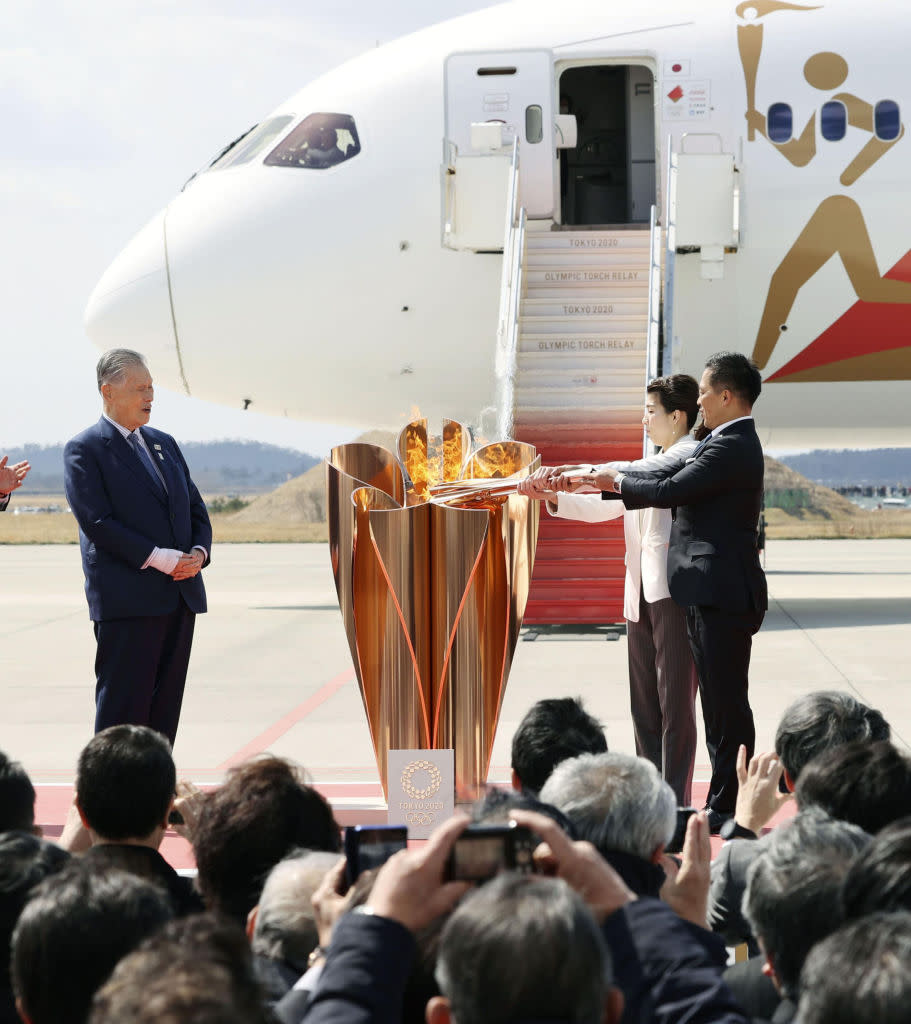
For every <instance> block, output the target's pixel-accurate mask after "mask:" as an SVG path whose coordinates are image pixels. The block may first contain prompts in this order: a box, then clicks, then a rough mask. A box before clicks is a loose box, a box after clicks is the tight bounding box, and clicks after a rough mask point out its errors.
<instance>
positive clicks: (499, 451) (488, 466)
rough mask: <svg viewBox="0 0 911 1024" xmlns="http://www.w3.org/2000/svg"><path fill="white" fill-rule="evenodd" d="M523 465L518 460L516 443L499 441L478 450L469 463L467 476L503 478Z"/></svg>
mask: <svg viewBox="0 0 911 1024" xmlns="http://www.w3.org/2000/svg"><path fill="white" fill-rule="evenodd" d="M521 468H522V467H521V466H520V465H519V464H518V463H517V461H516V451H515V445H512V444H509V442H507V443H505V444H504V443H503V442H502V441H501V442H498V443H496V444H490V445H487V446H486V447H485V448H483V449H481V450H480V451H478V452H476V453H475V454H474V455H473V456H472V458H471V462H470V463H469V465H468V469H467V470H466V473H465V475H466V476H473V477H491V478H492V479H497V480H499V479H502V478H503V477H506V476H512V474H513V473H515V472H516V471H517V470H519V469H521Z"/></svg>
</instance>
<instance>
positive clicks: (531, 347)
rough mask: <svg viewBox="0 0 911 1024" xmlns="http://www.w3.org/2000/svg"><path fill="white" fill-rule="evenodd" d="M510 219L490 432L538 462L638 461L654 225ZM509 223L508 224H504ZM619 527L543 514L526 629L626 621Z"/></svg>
mask: <svg viewBox="0 0 911 1024" xmlns="http://www.w3.org/2000/svg"><path fill="white" fill-rule="evenodd" d="M512 202H513V206H514V207H515V208H514V209H511V210H510V211H509V213H508V216H507V237H506V242H505V246H504V265H503V289H502V292H501V308H500V331H499V338H498V351H497V375H498V387H499V394H498V407H499V410H500V417H501V420H500V424H499V429H500V431H501V436H513V437H515V438H517V439H519V440H522V441H527V442H529V443H531V444H533V445H534V446H535V447H536V448H537V450H538V452H539V453H540V455H541V459H542V462H543V463H544V464H560V463H576V462H580V463H581V462H587V463H597V462H607V461H612V460H618V459H636V458H641V457H642V454H643V443H644V433H643V428H642V409H643V404H644V403H643V399H644V390H645V384H646V383H647V381H648V380H649V379H650V378H651V377H653V376H656V375H657V367H658V333H659V332H658V317H659V306H660V287H661V279H660V272H661V248H660V228H659V227H658V226H657V224H656V220H655V213H654V211H653V212H652V219H651V224H650V225H648V226H645V227H644V228H637V227H635V226H633V227H631V228H627V227H626V226H623V227H619V228H614V227H603V228H597V227H596V228H591V229H587V228H586V229H572V230H565V229H561V228H559V226H556V225H553V224H552V222H551V221H527V220H526V218H525V216H524V212H523V211H522V209H521V207H519V206H518V203H517V201H516V198H515V197H514V198H513V201H512ZM510 218H511V220H510ZM624 552H625V545H624V540H623V521H622V519H617V520H614V521H612V522H610V523H595V524H588V523H577V522H574V521H572V520H567V519H558V518H556V517H552V516H548V515H547V514H542V516H541V525H540V528H539V535H538V547H537V554H536V556H535V568H534V575H533V577H532V589H531V594H530V597H529V601H528V605H527V608H526V612H525V619H524V621H525V623H526V624H527V625H540V624H551V625H559V624H570V623H580V624H581V623H584V624H592V625H594V624H606V623H614V622H620V621H622V619H623V579H624V573H625V569H624Z"/></svg>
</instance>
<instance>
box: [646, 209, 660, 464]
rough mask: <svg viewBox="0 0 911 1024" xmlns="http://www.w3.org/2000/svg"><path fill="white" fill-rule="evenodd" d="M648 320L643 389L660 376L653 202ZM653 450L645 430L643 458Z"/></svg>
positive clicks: (657, 255)
mask: <svg viewBox="0 0 911 1024" xmlns="http://www.w3.org/2000/svg"><path fill="white" fill-rule="evenodd" d="M648 251H649V266H648V321H647V327H646V335H645V382H644V384H643V390H645V386H646V385H647V384H648V383H649V381H652V380H654V379H655V378H656V377H657V376H658V345H659V342H660V338H661V330H660V316H661V227H660V225H659V224H658V211H657V209H656V207H655V205H654V203H653V204H652V209H651V214H650V217H649V228H648ZM652 451H653V449H652V447H651V445H650V442H649V437H648V431H647V430H644V431H643V438H642V455H643V458H644V457H645V456H647V455H649V454H650V453H651V452H652Z"/></svg>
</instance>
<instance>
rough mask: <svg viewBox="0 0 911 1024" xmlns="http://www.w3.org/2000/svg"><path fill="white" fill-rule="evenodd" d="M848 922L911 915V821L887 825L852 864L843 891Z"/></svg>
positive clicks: (906, 820)
mask: <svg viewBox="0 0 911 1024" xmlns="http://www.w3.org/2000/svg"><path fill="white" fill-rule="evenodd" d="M841 902H842V905H843V907H844V913H845V919H846V920H848V921H850V920H853V919H856V918H859V917H864V916H866V915H867V914H874V913H876V912H877V911H892V910H907V911H909V912H911V818H902V819H901V821H897V822H895V824H894V825H887V826H886V827H885V828H884V829H883V830H882V831H881V832H880V833H878V834H877V835H876V836H874V838H873V841H872V842H871V843H870V845H869V846H868V847H867V848H866V850H864V851H863V852H862V853H861V854H860V855H859V856H858V857H857V858H856V859H855V861H854V863H853V864H852V865H851V868H850V870H849V871H848V873H847V875H846V876H845V881H844V885H843V886H842V889H841Z"/></svg>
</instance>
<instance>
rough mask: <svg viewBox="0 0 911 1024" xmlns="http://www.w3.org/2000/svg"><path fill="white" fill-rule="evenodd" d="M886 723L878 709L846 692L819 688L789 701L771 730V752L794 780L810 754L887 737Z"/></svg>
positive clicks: (887, 727)
mask: <svg viewBox="0 0 911 1024" xmlns="http://www.w3.org/2000/svg"><path fill="white" fill-rule="evenodd" d="M890 737H891V731H890V729H889V723H888V722H887V721H886V720H885V718H883V716H882V714H881V713H880V712H879V711H876V710H874V709H873V708H869V707H867V705H866V704H861V702H860V701H859V700H856V699H855V698H854V697H852V696H851V694H850V693H841V692H840V691H838V690H820V691H818V692H816V693H808V694H806V695H805V696H803V697H798V698H797V700H795V701H794V702H793V703H792V704H789V705H788V707H787V708H786V709H785V712H784V714H783V715H782V716H781V721H780V722H779V723H778V730H777V731H776V733H775V751H776V753H777V754H778V756H779V757H780V758H781V763H782V764H783V765H784V768H785V771H786V772H787V773H788V775H789V776H790V778H791V781H792V782H794V783H796V782H797V780H798V779H799V778H800V773H801V772H802V771H803V769H804V766H805V765H806V764H808V763H809V762H810V761H812V760H813V758H814V757H816V756H817V755H819V754H821V753H823V751H826V750H830V749H832V748H833V747H838V746H841V745H842V744H844V743H851V742H854V741H858V740H866V741H868V742H872V741H876V740H888V739H890Z"/></svg>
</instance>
